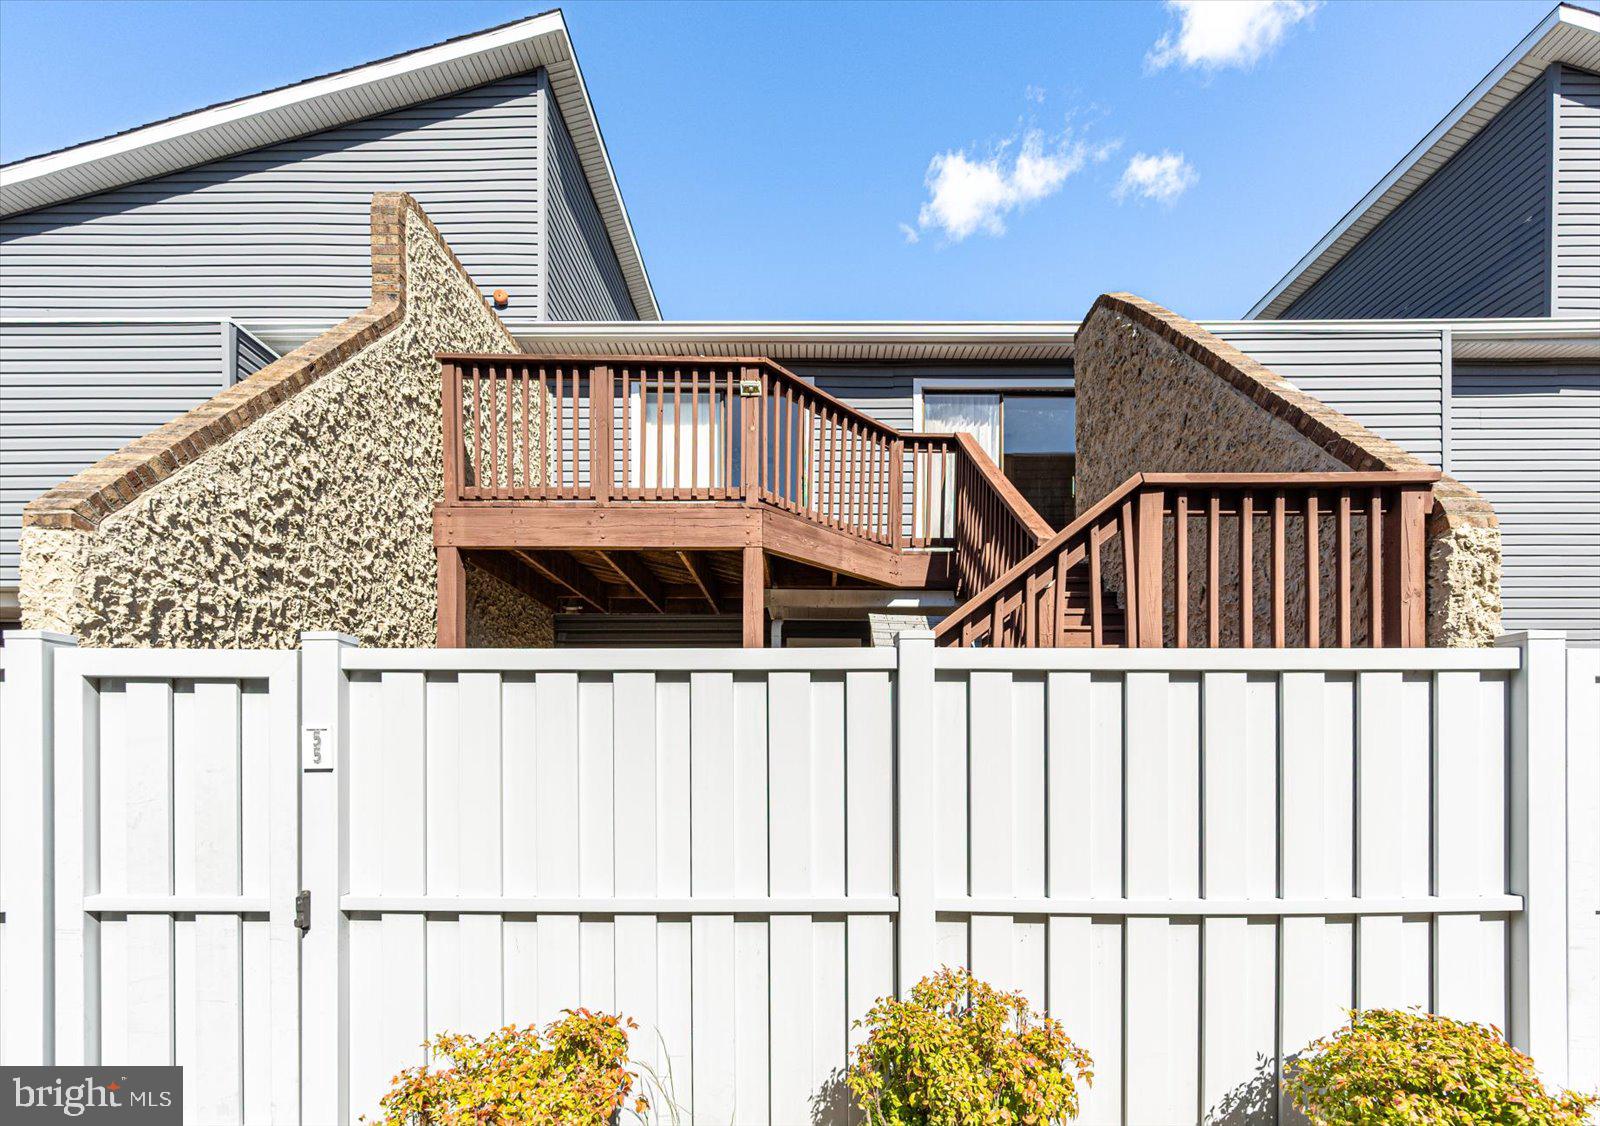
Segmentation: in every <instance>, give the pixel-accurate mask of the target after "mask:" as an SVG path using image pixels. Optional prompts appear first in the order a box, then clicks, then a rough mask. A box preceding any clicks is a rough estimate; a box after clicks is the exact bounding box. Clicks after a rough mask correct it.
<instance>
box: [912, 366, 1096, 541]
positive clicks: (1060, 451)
mask: <svg viewBox="0 0 1600 1126" xmlns="http://www.w3.org/2000/svg"><path fill="white" fill-rule="evenodd" d="M1076 408H1077V401H1076V400H1075V399H1074V398H1073V397H1072V394H1071V392H1067V391H1034V390H1028V389H1025V388H1024V389H1018V390H1008V391H999V392H988V393H973V392H964V391H962V392H943V391H939V392H929V393H928V394H926V395H924V396H923V400H922V417H923V426H924V427H925V428H926V429H928V430H930V431H933V432H935V433H953V432H955V431H959V430H964V431H966V432H967V433H969V434H971V435H972V436H973V437H974V438H976V439H977V440H978V444H979V445H980V446H982V447H983V449H984V452H985V453H987V454H988V455H989V456H990V457H991V458H993V459H994V462H995V464H996V465H998V466H999V467H1000V471H1001V472H1002V473H1004V474H1005V475H1006V477H1007V478H1008V479H1009V480H1010V481H1011V483H1012V484H1013V485H1015V486H1016V487H1017V491H1018V492H1020V493H1021V494H1022V495H1023V496H1024V497H1026V498H1027V499H1028V503H1029V504H1031V505H1033V507H1034V508H1035V509H1036V510H1037V511H1038V513H1039V515H1041V516H1043V517H1044V518H1045V519H1046V520H1048V521H1049V522H1050V524H1051V525H1052V526H1053V527H1056V528H1062V527H1065V526H1066V525H1067V524H1068V523H1069V522H1070V521H1071V520H1072V516H1073V503H1072V495H1073V473H1074V471H1075V469H1076V456H1075V455H1076V451H1077V430H1076V421H1077V410H1076Z"/></svg>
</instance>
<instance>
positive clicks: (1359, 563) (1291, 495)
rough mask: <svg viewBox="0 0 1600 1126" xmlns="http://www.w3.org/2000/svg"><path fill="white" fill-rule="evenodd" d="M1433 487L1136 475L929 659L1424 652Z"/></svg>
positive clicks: (942, 632) (1391, 480) (1022, 566)
mask: <svg viewBox="0 0 1600 1126" xmlns="http://www.w3.org/2000/svg"><path fill="white" fill-rule="evenodd" d="M1438 479H1439V474H1438V473H1435V472H1418V473H1285V474H1268V473H1245V474H1209V473H1199V474H1164V473H1151V474H1140V475H1136V476H1134V477H1131V478H1129V479H1128V480H1127V481H1125V482H1123V484H1122V485H1120V486H1119V487H1118V488H1116V489H1115V490H1113V491H1112V492H1111V493H1110V494H1109V495H1108V496H1106V497H1105V498H1104V499H1102V500H1101V501H1099V502H1098V503H1097V504H1095V505H1094V506H1092V507H1091V508H1090V509H1089V510H1088V511H1086V512H1084V513H1083V514H1082V515H1081V516H1079V517H1078V518H1077V519H1076V520H1074V521H1073V522H1072V524H1070V525H1069V526H1068V527H1066V528H1065V529H1063V530H1062V531H1061V532H1059V533H1057V534H1056V535H1054V536H1053V537H1051V538H1050V539H1049V540H1048V541H1047V542H1045V543H1044V544H1042V545H1041V546H1040V547H1038V548H1037V549H1036V550H1034V551H1033V552H1032V553H1030V554H1029V555H1028V556H1027V557H1026V558H1025V559H1023V560H1022V561H1021V562H1020V563H1018V564H1016V565H1015V566H1013V567H1011V568H1009V569H1008V570H1007V571H1006V572H1005V573H1004V574H1002V575H1000V576H998V577H997V578H996V579H994V580H993V581H992V582H990V583H989V584H988V585H987V586H986V587H985V588H984V589H983V590H982V591H981V592H980V593H979V594H978V595H977V596H975V597H974V598H972V599H970V600H969V601H968V602H967V603H966V604H965V605H964V606H962V607H961V608H960V609H958V610H957V612H956V613H955V614H952V615H951V616H950V617H948V618H946V619H945V620H944V621H943V622H942V623H941V624H940V626H939V628H938V630H937V634H936V636H937V638H938V641H939V643H940V644H942V645H964V646H972V645H977V646H986V647H993V648H1012V647H1030V648H1031V647H1043V646H1118V645H1127V646H1131V647H1139V648H1160V647H1163V646H1165V647H1170V648H1180V649H1181V648H1187V647H1188V646H1190V645H1195V646H1205V647H1210V648H1216V647H1219V646H1239V647H1243V648H1250V647H1252V646H1255V645H1262V646H1272V647H1275V648H1283V647H1285V646H1289V645H1293V646H1306V647H1308V648H1317V647H1319V646H1337V647H1343V648H1348V647H1351V646H1373V647H1379V646H1421V645H1424V644H1426V625H1427V622H1426V612H1425V590H1424V586H1425V573H1424V568H1425V557H1426V549H1425V538H1424V532H1425V528H1424V524H1425V521H1426V519H1427V514H1428V511H1429V508H1430V507H1431V505H1432V485H1433V483H1434V482H1435V481H1437V480H1438Z"/></svg>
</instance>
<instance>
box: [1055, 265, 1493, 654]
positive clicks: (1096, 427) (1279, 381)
mask: <svg viewBox="0 0 1600 1126" xmlns="http://www.w3.org/2000/svg"><path fill="white" fill-rule="evenodd" d="M1073 361H1074V369H1075V373H1076V378H1077V397H1078V415H1077V438H1078V497H1077V505H1078V509H1079V510H1080V511H1082V510H1083V509H1085V508H1087V507H1088V506H1089V505H1091V504H1093V503H1094V502H1095V501H1097V500H1099V499H1100V498H1101V497H1103V496H1105V495H1106V494H1107V493H1109V492H1111V491H1112V490H1113V489H1114V488H1116V486H1118V485H1119V484H1121V483H1122V482H1123V481H1125V480H1126V479H1127V478H1129V477H1131V476H1132V475H1133V474H1135V473H1138V472H1149V473H1154V472H1266V471H1274V472H1328V471H1341V470H1352V469H1353V470H1362V471H1373V470H1383V469H1393V470H1416V469H1427V468H1428V466H1427V465H1426V464H1425V463H1423V462H1422V461H1421V460H1420V459H1418V458H1416V457H1414V456H1413V455H1411V454H1408V453H1406V452H1405V451H1404V450H1402V449H1400V447H1398V446H1396V445H1395V444H1394V443H1392V442H1390V441H1388V440H1387V439H1385V438H1381V437H1379V436H1378V435H1376V434H1373V433H1372V432H1371V431H1369V430H1367V429H1366V428H1365V427H1363V426H1362V425H1361V424H1360V423H1358V422H1356V421H1355V420H1354V419H1351V418H1349V417H1347V416H1345V415H1343V414H1340V413H1339V412H1338V411H1336V410H1334V409H1333V408H1332V407H1329V406H1328V405H1326V404H1325V403H1323V402H1321V401H1320V400H1318V399H1316V398H1314V397H1312V396H1310V395H1307V394H1306V393H1305V392H1303V391H1301V390H1300V389H1299V388H1297V387H1295V386H1294V385H1293V384H1292V383H1290V382H1289V381H1288V380H1286V379H1284V378H1283V377H1282V376H1280V375H1278V374H1277V373H1275V372H1272V371H1270V370H1269V369H1267V368H1265V367H1263V366H1262V365H1261V364H1259V363H1257V362H1256V361H1255V360H1252V359H1251V358H1250V357H1248V356H1246V355H1244V353H1242V352H1240V351H1239V350H1238V349H1237V348H1234V347H1233V346H1232V345H1230V344H1227V343H1226V342H1224V341H1222V340H1220V339H1218V338H1217V337H1215V336H1213V335H1212V334H1211V333H1209V332H1206V331H1205V330H1204V329H1202V328H1200V327H1199V326H1198V325H1195V324H1193V323H1192V322H1190V321H1187V320H1184V319H1183V318H1182V317H1179V316H1177V315H1175V314H1173V313H1171V312H1169V311H1168V310H1166V309H1164V308H1162V307H1161V306H1159V305H1156V304H1154V303H1152V302H1148V301H1144V300H1142V299H1141V298H1138V297H1134V296H1132V295H1130V294H1106V295H1104V296H1102V297H1101V298H1100V299H1099V300H1097V301H1096V302H1095V304H1094V307H1093V308H1092V309H1091V310H1090V311H1089V315H1088V316H1087V317H1085V318H1084V321H1083V324H1082V326H1081V327H1080V328H1079V330H1078V333H1077V337H1076V340H1075V343H1074V346H1073ZM1434 501H1435V507H1434V513H1433V515H1432V516H1431V517H1430V519H1429V523H1428V569H1427V579H1428V644H1429V645H1430V646H1484V645H1490V644H1492V643H1493V642H1494V639H1495V637H1496V636H1498V634H1499V632H1500V532H1499V528H1498V526H1497V522H1496V519H1495V515H1494V510H1493V509H1492V508H1491V507H1490V505H1489V504H1488V502H1487V501H1485V500H1484V499H1483V498H1482V497H1481V496H1479V495H1478V494H1477V493H1476V492H1474V491H1473V490H1472V489H1470V488H1468V487H1467V486H1465V485H1463V484H1461V483H1460V482H1459V481H1456V480H1455V479H1454V478H1451V477H1448V476H1446V477H1445V478H1443V479H1442V480H1440V481H1439V482H1438V484H1436V485H1435V486H1434ZM1198 523H1199V522H1198V521H1197V522H1196V524H1197V527H1196V528H1195V530H1194V532H1193V537H1192V538H1191V541H1190V545H1189V558H1190V560H1191V561H1198V560H1204V558H1205V556H1204V554H1203V553H1204V551H1205V543H1204V539H1203V536H1202V535H1201V533H1200V530H1199V527H1198ZM1365 534H1366V531H1365V527H1364V521H1362V520H1360V519H1359V518H1358V519H1357V520H1356V522H1355V526H1354V527H1353V529H1352V539H1353V541H1354V547H1355V550H1354V551H1353V552H1352V560H1351V562H1352V566H1353V567H1354V569H1355V573H1356V574H1357V575H1359V574H1362V573H1363V571H1364V568H1365V566H1366V550H1365V547H1364V546H1363V541H1364V538H1365ZM1286 540H1287V543H1286V547H1287V550H1288V553H1289V558H1291V559H1294V558H1303V557H1304V546H1303V545H1304V541H1303V532H1301V531H1298V530H1296V528H1295V525H1294V523H1293V522H1291V525H1290V529H1289V533H1288V535H1287V537H1286ZM1257 542H1258V547H1259V548H1260V558H1258V559H1257V560H1256V561H1255V562H1256V570H1255V580H1254V592H1255V599H1254V601H1255V615H1254V616H1255V626H1254V628H1255V630H1256V634H1255V636H1256V639H1257V643H1258V644H1260V643H1262V639H1263V638H1264V637H1265V636H1266V635H1265V633H1264V632H1263V631H1264V629H1265V628H1266V627H1267V623H1268V622H1269V621H1270V606H1269V603H1268V599H1269V597H1270V585H1269V582H1268V576H1267V574H1266V554H1265V544H1264V542H1263V537H1262V536H1260V535H1259V534H1258V536H1257ZM1332 542H1333V541H1332V537H1331V536H1328V535H1326V534H1325V536H1324V538H1323V540H1322V543H1323V545H1324V551H1325V554H1324V568H1323V572H1324V574H1331V573H1332V569H1331V564H1332V560H1331V554H1327V553H1329V552H1331V548H1332ZM1168 549H1169V551H1170V537H1169V548H1168ZM1221 565H1222V569H1223V572H1224V584H1225V585H1224V589H1227V587H1228V586H1229V585H1231V584H1232V583H1233V582H1234V581H1236V577H1237V575H1238V570H1239V559H1238V550H1237V547H1236V545H1225V546H1224V550H1223V557H1222V560H1221ZM1107 579H1108V584H1107V585H1108V586H1109V587H1111V589H1113V590H1115V591H1117V592H1118V593H1119V596H1120V592H1121V591H1122V590H1123V586H1122V575H1121V565H1120V559H1119V558H1118V555H1117V552H1116V551H1115V549H1112V551H1111V555H1110V558H1108V560H1107ZM1197 581H1198V578H1197ZM1355 586H1356V588H1357V589H1355V590H1354V591H1353V592H1352V593H1353V595H1354V599H1353V601H1354V604H1355V605H1354V616H1355V617H1356V618H1357V620H1358V621H1359V620H1361V619H1363V618H1365V616H1366V615H1365V607H1364V601H1365V592H1364V591H1363V590H1361V589H1360V586H1361V584H1359V583H1357V584H1355ZM1198 593H1199V591H1198V588H1196V587H1194V586H1192V587H1191V598H1190V605H1191V606H1199V605H1201V604H1202V603H1200V602H1198V601H1197V595H1198ZM1322 594H1323V610H1322V615H1321V617H1322V622H1323V628H1324V630H1325V631H1331V628H1332V622H1333V618H1332V615H1331V613H1330V611H1331V610H1332V598H1333V590H1332V583H1331V582H1324V583H1323V586H1322ZM1287 597H1288V599H1289V602H1288V605H1287V610H1288V613H1287V637H1288V638H1289V639H1290V644H1296V642H1295V641H1294V640H1293V639H1294V638H1295V637H1296V636H1297V635H1298V636H1300V637H1302V638H1303V636H1304V632H1305V608H1304V603H1305V594H1304V586H1303V576H1300V577H1296V578H1291V580H1290V589H1289V590H1288V592H1287ZM1166 602H1167V605H1168V606H1169V607H1170V606H1171V602H1172V600H1171V598H1170V596H1169V597H1168V598H1167V599H1166ZM1169 617H1170V610H1169ZM1202 627H1203V622H1201V621H1200V620H1198V615H1194V614H1191V630H1192V631H1193V634H1192V636H1191V644H1194V643H1196V642H1197V639H1198V638H1199V637H1200V630H1201V629H1202ZM1170 630H1171V625H1170V623H1169V632H1170ZM1239 631H1240V626H1239V623H1238V622H1237V621H1228V620H1225V621H1224V623H1223V637H1222V643H1223V644H1224V645H1236V644H1238V638H1239ZM1329 640H1331V638H1330V637H1329V634H1328V633H1327V632H1325V633H1324V643H1325V644H1326V643H1328V641H1329ZM1300 643H1303V641H1302V642H1300ZM1355 643H1356V644H1363V643H1364V637H1361V636H1358V637H1356V638H1355Z"/></svg>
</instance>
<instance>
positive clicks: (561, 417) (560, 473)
mask: <svg viewBox="0 0 1600 1126" xmlns="http://www.w3.org/2000/svg"><path fill="white" fill-rule="evenodd" d="M562 371H563V369H562V367H561V365H560V364H557V365H556V373H555V381H556V399H555V403H556V485H557V488H558V490H559V492H560V494H561V495H562V496H565V495H566V492H567V480H566V457H565V450H566V429H567V424H566V413H565V412H566V406H567V403H566V394H565V392H564V390H563V382H562ZM574 484H576V482H574Z"/></svg>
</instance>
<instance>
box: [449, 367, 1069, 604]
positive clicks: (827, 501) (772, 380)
mask: <svg viewBox="0 0 1600 1126" xmlns="http://www.w3.org/2000/svg"><path fill="white" fill-rule="evenodd" d="M439 360H440V362H441V365H442V375H443V378H442V410H443V416H444V420H445V435H444V438H445V450H446V457H445V473H444V481H445V499H446V501H447V502H448V503H463V502H472V501H589V502H594V503H600V504H606V503H612V502H614V501H684V500H692V501H702V502H706V501H709V502H723V503H743V504H747V505H749V504H765V505H771V506H775V507H777V508H780V509H783V510H786V511H790V512H794V513H797V514H799V515H801V516H803V517H805V518H807V519H809V520H811V521H813V522H816V523H820V524H822V525H825V526H827V527H830V528H833V529H836V530H838V531H841V532H844V533H846V534H849V535H853V536H857V537H860V538H863V539H866V540H869V541H872V542H875V543H880V544H883V545H886V546H890V547H893V548H895V549H920V548H939V549H954V550H956V552H957V554H958V556H961V557H963V558H964V559H965V560H966V562H965V565H964V566H963V567H962V568H961V571H962V573H963V574H964V575H965V576H966V578H965V580H963V581H962V582H963V585H962V587H961V589H964V590H974V589H977V587H978V586H981V585H982V584H983V583H984V582H986V581H987V580H988V579H989V578H991V577H992V576H993V575H994V574H997V573H998V572H999V571H1000V570H1004V569H1005V567H1007V566H1010V565H1011V564H1012V563H1013V562H1015V561H1016V560H1017V559H1018V558H1020V557H1021V556H1022V555H1025V554H1026V553H1027V552H1028V551H1030V550H1032V549H1033V547H1034V546H1036V545H1037V544H1038V543H1039V542H1040V541H1041V540H1042V539H1044V538H1045V537H1046V536H1048V535H1049V533H1050V527H1049V525H1048V524H1047V523H1046V522H1045V521H1044V519H1043V518H1042V517H1040V516H1039V514H1038V513H1037V512H1035V511H1034V510H1033V508H1032V506H1031V505H1029V504H1028V502H1027V500H1026V499H1025V498H1023V497H1022V495H1021V494H1020V493H1019V492H1018V491H1017V490H1016V489H1015V487H1014V486H1012V484H1011V483H1010V481H1008V480H1006V478H1005V476H1004V475H1003V474H1002V473H1001V472H1000V470H999V469H998V467H996V466H995V465H994V463H993V461H992V460H990V459H989V457H988V456H987V455H986V454H985V453H984V452H983V450H982V447H981V446H979V445H978V444H977V442H976V440H975V439H973V438H972V437H971V435H954V434H936V435H933V434H907V433H905V432H902V431H899V430H896V429H895V428H894V427H892V426H889V425H887V424H885V423H883V422H881V421H879V420H878V419H875V418H873V417H872V416H870V415H868V414H866V413H864V412H862V411H860V410H858V409H857V408H855V407H853V406H851V405H850V404H848V403H846V402H844V401H843V400H841V399H839V398H837V397H836V396H834V395H831V394H829V393H828V392H827V391H825V390H823V389H822V388H819V387H817V386H816V385H815V384H813V383H810V382H808V381H807V380H805V379H802V378H801V377H800V376H798V375H796V374H795V373H794V372H792V371H790V370H788V369H787V368H785V367H783V366H782V365H780V364H776V363H774V362H772V361H771V360H770V359H766V358H763V357H759V356H757V357H746V356H716V357H710V356H619V355H609V356H608V355H549V356H545V355H496V354H475V353H441V354H440V355H439Z"/></svg>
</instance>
